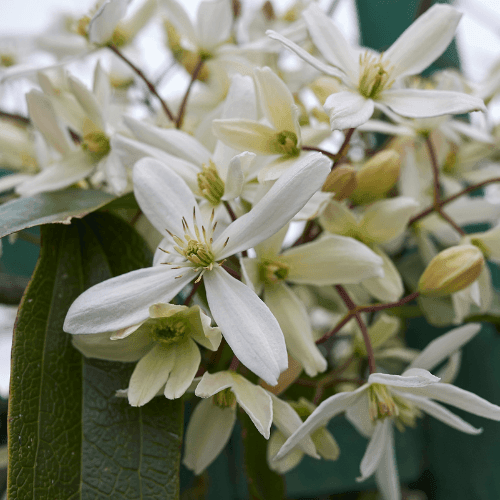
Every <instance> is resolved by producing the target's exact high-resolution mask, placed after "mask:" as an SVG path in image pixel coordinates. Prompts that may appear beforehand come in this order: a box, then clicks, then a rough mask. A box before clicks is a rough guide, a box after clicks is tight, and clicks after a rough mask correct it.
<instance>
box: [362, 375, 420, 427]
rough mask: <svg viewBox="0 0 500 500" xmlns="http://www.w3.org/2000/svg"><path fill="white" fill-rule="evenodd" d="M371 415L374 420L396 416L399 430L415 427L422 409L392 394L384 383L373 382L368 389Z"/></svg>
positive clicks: (395, 419)
mask: <svg viewBox="0 0 500 500" xmlns="http://www.w3.org/2000/svg"><path fill="white" fill-rule="evenodd" d="M368 399H369V410H368V412H369V415H370V418H371V420H372V421H375V420H384V419H385V418H388V417H393V418H394V423H395V424H396V427H397V428H398V429H399V430H403V429H404V428H405V427H415V424H416V420H417V418H419V417H421V416H422V413H421V412H420V410H419V409H418V408H417V407H416V406H415V405H413V404H412V403H411V402H410V401H408V400H407V399H405V398H402V397H400V396H396V395H395V394H392V393H391V391H390V389H388V387H387V386H385V385H383V384H372V385H371V386H370V387H369V389H368Z"/></svg>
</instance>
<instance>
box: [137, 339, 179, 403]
mask: <svg viewBox="0 0 500 500" xmlns="http://www.w3.org/2000/svg"><path fill="white" fill-rule="evenodd" d="M174 353H175V351H174V350H173V349H171V348H170V346H165V345H162V344H156V345H155V346H154V347H153V349H151V351H149V352H148V353H147V354H146V356H144V357H143V358H142V359H141V360H140V361H139V363H137V365H136V367H135V369H134V372H133V373H132V377H131V378H130V382H129V386H128V402H129V403H130V404H131V406H143V405H145V404H146V403H147V402H149V401H151V400H152V399H153V398H154V397H155V395H156V393H157V392H158V391H159V390H160V389H161V387H163V386H164V385H165V382H166V381H167V379H168V376H169V375H170V372H171V371H172V368H173V367H174V364H175V354H174Z"/></svg>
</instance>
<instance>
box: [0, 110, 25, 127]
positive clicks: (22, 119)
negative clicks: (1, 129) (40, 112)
mask: <svg viewBox="0 0 500 500" xmlns="http://www.w3.org/2000/svg"><path fill="white" fill-rule="evenodd" d="M0 118H7V119H8V120H13V121H16V122H20V123H22V124H23V125H29V124H30V119H29V118H27V117H26V116H22V115H18V114H16V113H8V112H7V111H1V110H0Z"/></svg>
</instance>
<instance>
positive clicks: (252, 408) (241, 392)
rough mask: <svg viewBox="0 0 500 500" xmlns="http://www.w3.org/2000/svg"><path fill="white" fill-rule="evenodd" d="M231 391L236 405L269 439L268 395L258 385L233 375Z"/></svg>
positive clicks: (270, 409)
mask: <svg viewBox="0 0 500 500" xmlns="http://www.w3.org/2000/svg"><path fill="white" fill-rule="evenodd" d="M233 378H234V383H233V387H232V390H233V392H234V394H235V396H236V400H237V401H238V404H239V405H240V406H241V407H242V408H243V409H244V410H245V412H246V413H247V415H248V416H249V417H250V418H251V420H252V422H253V423H254V425H255V427H256V428H257V430H258V431H259V432H260V433H261V434H262V435H263V436H264V437H265V438H266V439H269V432H270V430H271V424H272V421H273V403H272V400H271V396H270V395H269V393H268V392H267V391H266V390H265V389H263V388H262V387H260V386H258V385H254V384H252V383H251V382H249V381H248V380H247V379H246V378H245V377H242V376H241V375H233Z"/></svg>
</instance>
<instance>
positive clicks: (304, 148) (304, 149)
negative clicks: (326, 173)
mask: <svg viewBox="0 0 500 500" xmlns="http://www.w3.org/2000/svg"><path fill="white" fill-rule="evenodd" d="M301 149H302V150H303V151H318V152H319V153H323V154H324V155H325V156H328V158H330V160H333V161H335V160H336V155H335V154H333V153H330V152H329V151H326V150H325V149H321V148H317V147H315V146H302V147H301Z"/></svg>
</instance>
